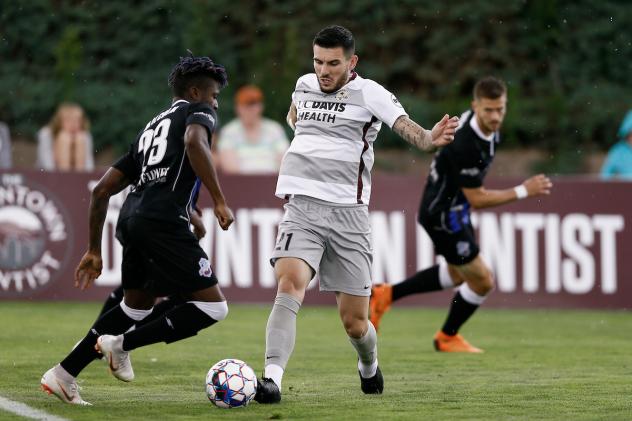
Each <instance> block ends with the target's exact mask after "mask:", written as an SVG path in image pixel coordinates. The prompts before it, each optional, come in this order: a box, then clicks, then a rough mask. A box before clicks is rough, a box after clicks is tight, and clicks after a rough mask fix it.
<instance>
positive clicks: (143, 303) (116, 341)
mask: <svg viewBox="0 0 632 421" xmlns="http://www.w3.org/2000/svg"><path fill="white" fill-rule="evenodd" d="M155 301H156V297H155V296H154V295H153V294H152V293H151V292H149V291H146V290H142V289H128V290H125V297H124V299H123V301H121V304H120V305H119V308H120V309H121V310H122V311H123V312H124V313H125V314H126V315H127V316H128V317H129V319H130V320H127V321H126V322H125V323H123V322H122V320H119V322H118V323H119V324H118V325H117V327H116V328H114V329H107V330H103V332H98V331H97V332H98V337H97V340H96V344H95V345H94V349H95V350H97V351H98V352H100V353H101V355H103V356H104V357H105V359H106V361H107V362H108V367H109V369H110V373H112V375H113V376H114V377H116V378H117V379H119V380H122V381H125V382H129V381H132V380H134V370H133V368H132V362H131V360H130V358H129V355H128V354H127V353H125V352H121V351H122V340H121V334H122V333H123V332H125V331H128V330H129V328H130V327H132V326H133V325H135V324H136V323H138V322H140V321H142V320H143V319H145V318H146V317H148V316H149V315H150V314H151V313H152V309H153V305H154V302H155ZM114 310H116V308H115V309H113V310H112V311H114ZM112 311H111V312H110V313H108V314H111V313H112ZM112 314H114V313H112ZM113 321H114V319H113ZM130 321H131V323H130Z"/></svg>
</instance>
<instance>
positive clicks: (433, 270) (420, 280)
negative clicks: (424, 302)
mask: <svg viewBox="0 0 632 421" xmlns="http://www.w3.org/2000/svg"><path fill="white" fill-rule="evenodd" d="M442 289H443V287H442V286H441V282H439V265H434V266H433V267H430V268H428V269H425V270H422V271H421V272H417V273H415V274H414V275H413V276H411V277H410V278H408V279H406V280H405V281H404V282H400V283H399V284H396V285H393V301H396V300H399V299H400V298H402V297H405V296H407V295H411V294H419V293H422V292H431V291H440V290H442Z"/></svg>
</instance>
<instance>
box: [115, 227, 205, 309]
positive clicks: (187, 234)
mask: <svg viewBox="0 0 632 421" xmlns="http://www.w3.org/2000/svg"><path fill="white" fill-rule="evenodd" d="M116 237H117V238H118V239H119V241H120V242H121V244H122V245H123V264H122V268H121V269H122V270H121V275H122V276H121V278H122V279H121V282H122V284H123V289H143V290H146V291H149V292H151V293H153V294H154V295H155V296H157V297H162V296H166V295H172V294H186V293H191V292H195V291H199V290H201V289H205V288H209V287H212V286H214V285H216V284H217V278H216V277H215V273H213V270H212V268H211V265H210V262H209V260H208V256H207V255H206V253H204V250H202V248H201V247H200V245H199V244H198V240H197V239H196V238H195V236H194V235H193V233H192V232H191V231H190V230H189V229H188V227H187V225H186V224H184V223H168V222H163V221H156V220H152V219H147V218H143V217H139V216H134V217H131V218H128V219H124V220H121V221H119V223H118V225H117V227H116Z"/></svg>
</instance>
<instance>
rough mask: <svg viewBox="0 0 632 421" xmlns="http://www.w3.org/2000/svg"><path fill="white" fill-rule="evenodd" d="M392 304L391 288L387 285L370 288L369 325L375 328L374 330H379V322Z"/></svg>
mask: <svg viewBox="0 0 632 421" xmlns="http://www.w3.org/2000/svg"><path fill="white" fill-rule="evenodd" d="M392 302H393V286H392V285H389V284H380V285H375V286H374V287H373V288H371V300H370V301H369V309H370V314H371V317H370V318H371V323H373V326H375V330H376V331H377V330H379V327H380V320H381V319H382V316H383V315H384V313H386V312H387V311H388V310H389V309H390V308H391V303H392Z"/></svg>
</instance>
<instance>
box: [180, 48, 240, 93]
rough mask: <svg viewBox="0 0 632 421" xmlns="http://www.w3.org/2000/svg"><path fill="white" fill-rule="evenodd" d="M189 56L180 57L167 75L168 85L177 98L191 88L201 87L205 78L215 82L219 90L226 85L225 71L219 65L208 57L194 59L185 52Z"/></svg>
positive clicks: (226, 76)
mask: <svg viewBox="0 0 632 421" xmlns="http://www.w3.org/2000/svg"><path fill="white" fill-rule="evenodd" d="M187 51H188V53H189V56H187V57H180V62H179V63H178V64H176V65H175V66H174V67H173V70H171V74H169V80H168V84H169V87H170V88H171V89H172V90H173V93H174V94H176V95H177V96H183V95H184V93H185V92H186V91H187V89H188V88H189V87H191V86H202V85H203V84H204V83H205V81H206V80H207V78H211V79H213V80H215V81H216V82H217V83H218V84H219V87H220V88H224V87H226V85H228V75H227V74H226V69H224V66H222V65H221V64H216V63H213V60H211V59H210V58H208V57H195V56H193V53H192V52H191V51H189V50H187Z"/></svg>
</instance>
